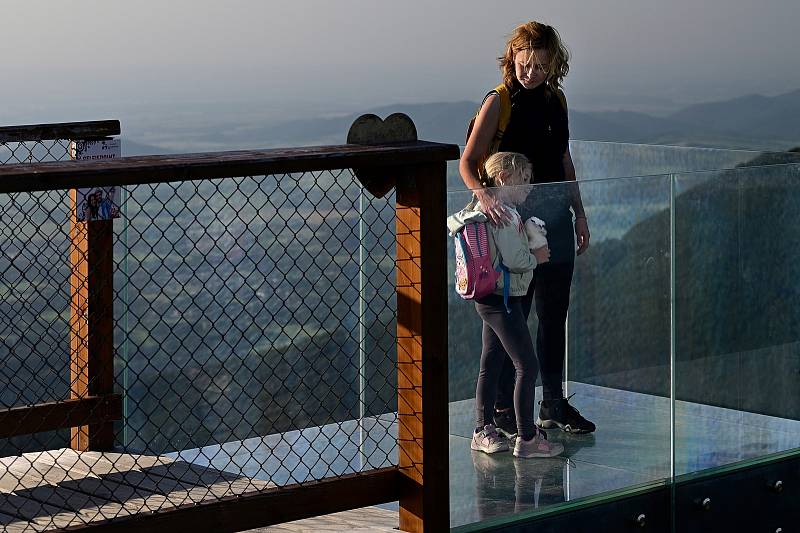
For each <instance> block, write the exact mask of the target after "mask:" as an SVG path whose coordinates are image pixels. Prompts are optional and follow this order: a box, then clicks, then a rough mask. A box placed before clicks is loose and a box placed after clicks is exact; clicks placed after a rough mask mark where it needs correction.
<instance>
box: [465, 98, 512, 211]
mask: <svg viewBox="0 0 800 533" xmlns="http://www.w3.org/2000/svg"><path fill="white" fill-rule="evenodd" d="M492 94H497V95H498V96H499V97H500V120H499V121H498V123H497V131H496V132H495V134H494V138H493V139H492V142H491V144H490V145H489V151H488V152H487V153H486V156H485V157H483V158H482V159H481V161H479V163H478V178H479V179H480V182H481V184H482V185H483V186H484V187H492V186H493V185H494V184H493V183H492V180H490V179H489V177H488V176H486V175H485V172H484V168H483V164H484V162H485V161H486V159H487V158H488V157H489V156H490V155H492V154H494V153H496V152H497V151H498V150H499V149H500V141H502V140H503V133H505V131H506V128H507V127H508V123H509V122H511V93H510V92H509V90H508V87H506V85H505V84H504V83H501V84H500V85H498V86H497V87H495V88H494V89H493V90H491V91H489V93H487V94H486V96H485V97H484V99H483V102H481V105H480V106H479V107H478V110H477V111H476V112H475V116H474V117H472V120H470V122H469V126H468V128H467V140H469V137H470V135H471V134H472V128H473V126H475V120H476V119H477V118H478V113H480V112H481V108H482V107H483V104H485V103H486V99H487V98H489V97H490V96H491V95H492ZM474 201H475V198H474V197H473V202H474ZM473 202H470V205H471V204H472V203H473Z"/></svg>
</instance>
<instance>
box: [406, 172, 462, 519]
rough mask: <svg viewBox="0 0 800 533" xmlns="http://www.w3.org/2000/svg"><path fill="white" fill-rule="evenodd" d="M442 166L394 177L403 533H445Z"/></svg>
mask: <svg viewBox="0 0 800 533" xmlns="http://www.w3.org/2000/svg"><path fill="white" fill-rule="evenodd" d="M446 173H447V167H446V163H445V162H441V163H436V164H430V165H424V166H417V167H413V168H411V169H410V172H409V173H408V175H407V176H406V177H399V178H397V411H398V436H397V439H398V448H399V467H400V472H401V480H402V483H403V487H402V488H401V497H400V529H401V530H403V531H415V532H422V531H425V532H431V531H433V532H439V531H447V530H448V529H449V527H450V523H449V514H450V511H449V507H450V505H449V504H450V498H449V479H448V477H449V464H448V451H449V429H448V428H449V424H448V408H447V399H448V396H447V274H446V267H447V241H446V236H447V230H446V206H447V198H446Z"/></svg>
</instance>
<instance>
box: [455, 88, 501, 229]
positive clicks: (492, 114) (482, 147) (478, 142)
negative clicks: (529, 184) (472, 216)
mask: <svg viewBox="0 0 800 533" xmlns="http://www.w3.org/2000/svg"><path fill="white" fill-rule="evenodd" d="M499 123H500V97H499V96H498V95H497V94H491V95H489V96H488V97H487V98H486V100H484V102H483V105H482V106H481V109H480V111H478V116H477V117H476V118H475V124H474V125H473V127H472V133H471V134H470V136H469V140H468V141H467V146H466V147H465V148H464V153H463V154H462V156H461V161H460V162H459V164H458V170H459V172H460V173H461V179H462V180H463V181H464V185H466V186H467V188H468V189H470V190H472V191H473V192H474V193H475V196H477V198H478V200H479V201H480V202H481V207H482V209H483V212H484V213H485V214H486V216H487V217H489V220H491V221H492V222H493V223H494V224H505V223H507V222H508V221H509V220H510V218H511V217H510V216H509V214H508V213H507V212H506V210H505V209H504V208H503V206H502V204H500V203H499V202H498V201H497V200H496V199H495V198H494V196H492V194H491V191H489V190H487V189H485V188H484V187H483V185H481V182H480V178H479V176H478V165H479V164H480V161H481V159H483V157H484V156H485V155H486V153H487V152H488V151H489V147H490V146H491V144H492V139H494V135H495V133H496V132H497V127H498V125H499Z"/></svg>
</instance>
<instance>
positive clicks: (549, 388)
mask: <svg viewBox="0 0 800 533" xmlns="http://www.w3.org/2000/svg"><path fill="white" fill-rule="evenodd" d="M574 267H575V263H574V262H573V261H568V262H557V263H545V264H543V265H539V266H538V267H536V270H534V271H533V281H532V282H531V285H530V288H529V289H528V293H527V294H526V295H525V296H523V297H521V298H520V307H521V311H522V314H523V316H524V318H525V322H524V324H525V333H526V334H527V333H528V327H527V321H528V316H529V315H530V312H531V307H532V305H533V303H534V301H535V302H536V316H537V317H538V319H539V327H538V331H537V334H536V352H537V354H538V355H539V365H540V366H541V369H542V398H543V399H545V400H556V399H559V398H563V397H564V391H563V387H562V378H563V372H564V357H565V354H566V339H565V337H566V321H567V311H568V310H569V293H570V285H571V284H572V273H573V270H574ZM484 327H485V326H484ZM515 372H516V370H515V364H514V363H513V362H512V361H511V359H510V358H508V357H506V358H505V359H504V361H503V369H502V370H501V373H500V380H499V385H498V389H497V401H496V402H495V408H497V409H508V408H509V407H511V406H512V405H515V404H516V393H515V391H514V386H515V385H514V383H515V379H514V374H515ZM512 402H513V403H512ZM532 402H533V400H531V403H532ZM515 409H516V407H515Z"/></svg>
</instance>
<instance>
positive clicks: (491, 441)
mask: <svg viewBox="0 0 800 533" xmlns="http://www.w3.org/2000/svg"><path fill="white" fill-rule="evenodd" d="M470 448H472V449H473V450H477V451H479V452H484V453H497V452H505V451H507V450H508V442H507V441H506V439H504V438H503V437H502V436H501V435H500V434H499V433H498V432H497V429H495V427H494V426H493V425H492V424H488V425H486V426H484V427H483V429H482V430H481V431H479V432H478V433H475V434H473V435H472V444H470Z"/></svg>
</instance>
